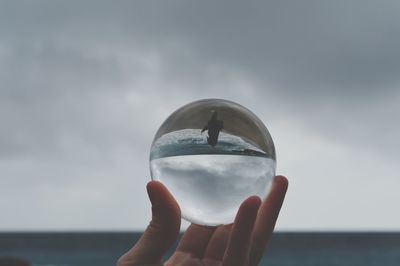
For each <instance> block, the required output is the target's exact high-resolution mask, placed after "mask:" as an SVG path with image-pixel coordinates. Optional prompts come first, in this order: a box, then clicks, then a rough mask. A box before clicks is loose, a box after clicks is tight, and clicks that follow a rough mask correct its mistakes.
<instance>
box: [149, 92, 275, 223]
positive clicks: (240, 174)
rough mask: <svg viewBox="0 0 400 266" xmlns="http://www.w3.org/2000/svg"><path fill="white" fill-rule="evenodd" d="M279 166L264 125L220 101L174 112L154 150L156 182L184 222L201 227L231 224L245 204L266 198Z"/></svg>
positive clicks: (152, 163) (157, 137) (152, 160)
mask: <svg viewBox="0 0 400 266" xmlns="http://www.w3.org/2000/svg"><path fill="white" fill-rule="evenodd" d="M275 168H276V155H275V148H274V143H273V141H272V138H271V135H270V134H269V132H268V130H267V128H266V127H265V126H264V124H263V122H262V121H261V120H260V119H259V118H258V117H257V116H256V115H255V114H253V113H252V112H251V111H249V110H248V109H246V108H245V107H243V106H241V105H239V104H237V103H234V102H231V101H227V100H221V99H205V100H199V101H195V102H192V103H189V104H187V105H185V106H183V107H181V108H179V109H178V110H176V111H175V112H173V113H172V114H171V115H170V116H169V117H168V118H167V119H166V120H165V121H164V123H163V124H162V125H161V127H160V128H159V129H158V131H157V133H156V135H155V137H154V140H153V143H152V146H151V150H150V172H151V177H152V179H153V180H157V181H160V182H162V183H163V184H164V185H165V186H166V187H167V188H168V190H169V191H170V192H171V193H172V195H173V196H174V197H175V199H176V200H177V202H178V204H179V206H180V208H181V212H182V217H183V218H184V219H185V220H187V221H189V222H192V223H196V224H200V225H208V226H217V225H221V224H228V223H232V222H233V220H234V218H235V215H236V212H237V210H238V208H239V206H240V204H241V203H242V202H243V200H245V199H246V198H248V197H249V196H252V195H257V196H259V197H261V199H263V198H265V197H266V196H267V194H268V192H269V189H270V185H271V183H272V179H273V177H274V176H275Z"/></svg>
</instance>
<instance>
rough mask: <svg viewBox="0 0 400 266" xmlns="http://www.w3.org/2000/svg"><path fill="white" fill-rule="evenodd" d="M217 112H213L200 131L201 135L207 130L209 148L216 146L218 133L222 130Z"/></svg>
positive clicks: (222, 125)
mask: <svg viewBox="0 0 400 266" xmlns="http://www.w3.org/2000/svg"><path fill="white" fill-rule="evenodd" d="M217 118H218V112H216V111H215V112H213V114H212V116H211V119H210V120H209V121H208V123H207V125H205V126H204V128H203V129H202V130H201V133H203V132H204V131H206V130H208V137H207V142H208V144H210V145H211V146H213V147H214V146H215V145H217V142H218V136H219V132H220V131H221V130H222V129H223V128H224V122H223V121H222V120H218V119H217Z"/></svg>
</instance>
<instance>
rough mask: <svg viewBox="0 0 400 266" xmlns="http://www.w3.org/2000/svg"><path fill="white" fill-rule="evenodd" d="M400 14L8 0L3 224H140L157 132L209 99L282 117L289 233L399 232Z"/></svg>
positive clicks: (284, 4)
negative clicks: (181, 110) (183, 108)
mask: <svg viewBox="0 0 400 266" xmlns="http://www.w3.org/2000/svg"><path fill="white" fill-rule="evenodd" d="M399 12H400V2H398V1H368V0H357V1H356V0H352V1H341V0H339V1H201V2H199V1H152V0H150V1H63V2H61V1H42V0H41V1H1V2H0V231H2V232H19V231H24V232H26V231H34V232H37V231H41V232H42V231H141V230H143V229H144V228H145V227H146V226H147V224H148V221H149V219H150V204H149V202H148V199H147V195H146V190H145V185H146V183H147V182H148V181H149V180H150V172H149V162H148V157H149V150H150V145H151V142H152V139H153V136H154V134H155V133H156V131H157V129H158V127H159V126H160V125H161V123H162V122H163V121H164V120H165V119H166V118H167V116H168V115H169V114H170V113H171V112H173V111H174V110H176V109H177V108H179V107H180V106H182V105H184V104H186V103H188V102H191V101H195V100H198V99H202V98H224V99H228V100H231V101H234V102H237V103H239V104H241V105H243V106H245V107H247V108H249V109H250V110H252V111H253V112H254V113H255V114H256V115H257V116H258V117H259V118H260V119H261V120H262V121H263V122H264V123H265V125H266V126H267V128H268V129H269V131H270V133H271V135H272V137H273V139H274V142H275V147H276V152H277V160H278V170H277V172H278V173H279V174H283V175H286V176H287V177H288V178H289V181H290V187H289V191H288V194H287V198H286V201H285V203H284V206H283V209H282V211H281V216H280V218H279V220H278V223H277V230H278V231H281V232H282V231H285V232H288V231H308V232H309V231H334V232H335V231H398V230H399V229H400V213H399V212H398V211H396V208H397V207H396V206H397V204H398V202H400V193H399V192H398V191H399V187H400V179H399V177H400V176H399V171H400V167H399V164H398V163H399V159H400V155H399V152H398V148H399V140H398V136H399V135H400V123H399V118H398V117H399V116H400V105H399V102H400V89H399V88H400V51H399V47H400V16H399ZM185 226H187V225H186V224H185V225H184V227H183V228H185ZM310 265H311V264H310ZM332 265H333V264H332ZM342 265H343V264H342ZM387 265H388V264H387Z"/></svg>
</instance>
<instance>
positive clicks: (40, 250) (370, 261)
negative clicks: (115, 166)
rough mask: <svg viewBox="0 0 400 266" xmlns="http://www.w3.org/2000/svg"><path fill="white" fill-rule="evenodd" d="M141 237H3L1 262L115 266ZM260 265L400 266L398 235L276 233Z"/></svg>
mask: <svg viewBox="0 0 400 266" xmlns="http://www.w3.org/2000/svg"><path fill="white" fill-rule="evenodd" d="M140 235H141V233H140V232H118V233H115V232H113V233H112V232H110V233H106V232H101V233H94V232H90V233H89V232H87V233H85V232H65V233H54V232H52V233H0V257H1V256H10V255H11V256H17V257H20V258H25V259H27V260H29V261H30V262H31V264H32V266H110V265H116V261H117V259H118V258H119V257H120V256H121V255H122V254H123V253H125V252H126V251H127V250H128V249H129V248H130V247H131V246H132V245H133V244H134V243H135V242H136V241H137V240H138V239H139V237H140ZM172 250H173V248H171V251H170V252H169V254H167V255H166V256H169V255H170V254H171V252H172ZM260 265H268V266H289V265H290V266H292V265H293V266H294V265H296V266H303V265H304V266H314V265H315V266H317V265H318V266H320V265H323V266H336V265H338V266H339V265H340V266H346V265H349V266H398V265H400V233H399V232H396V233H395V232H387V233H370V232H368V233H367V232H353V233H352V232H342V233H340V232H335V233H332V232H318V233H315V232H313V233H306V232H301V233H300V232H277V233H274V235H273V237H272V239H271V242H270V245H269V248H268V249H267V251H266V253H265V254H264V257H263V260H262V262H261V263H260Z"/></svg>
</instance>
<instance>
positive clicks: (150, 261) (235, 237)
mask: <svg viewBox="0 0 400 266" xmlns="http://www.w3.org/2000/svg"><path fill="white" fill-rule="evenodd" d="M287 187H288V180H287V179H286V178H285V177H284V176H276V177H275V178H274V181H273V185H272V188H271V192H270V193H269V195H268V197H267V198H266V199H265V200H264V201H261V200H260V198H259V197H257V196H251V197H249V198H247V199H246V200H245V201H243V203H242V204H241V206H240V207H239V210H238V212H237V214H236V218H235V221H234V223H233V224H229V225H223V226H219V227H208V226H200V225H196V224H192V225H190V226H189V228H188V229H187V230H186V232H185V234H184V235H183V237H182V239H181V240H180V242H179V244H178V247H177V249H176V250H175V252H174V254H173V255H172V256H171V257H170V258H169V259H168V260H167V261H166V262H164V263H163V262H162V258H163V255H164V254H165V252H166V251H167V250H168V249H169V248H170V247H171V246H172V245H173V244H174V243H175V241H176V239H177V237H178V235H179V229H180V223H181V212H180V209H179V206H178V204H177V203H176V201H175V199H174V197H173V196H172V195H171V193H170V192H169V191H168V190H167V188H166V187H165V186H164V185H163V184H161V183H160V182H157V181H151V182H149V183H148V184H147V192H148V194H149V198H150V201H151V203H152V220H151V222H150V224H149V226H148V227H147V229H146V231H145V232H144V233H143V235H142V236H141V238H140V239H139V241H138V242H137V243H136V244H135V245H134V246H133V247H132V249H131V250H129V251H128V252H127V253H126V254H124V255H123V256H122V257H121V258H120V259H119V260H118V264H117V265H118V266H137V265H141V266H144V265H146V266H150V265H151V266H159V265H166V266H170V265H182V266H192V265H193V266H200V265H204V266H214V265H218V266H220V265H223V266H225V265H229V266H253V265H258V263H259V262H260V260H261V258H262V256H263V254H264V251H265V249H266V247H267V245H268V241H269V240H270V238H271V235H272V232H273V230H274V227H275V223H276V220H277V218H278V214H279V211H280V209H281V206H282V203H283V200H284V198H285V194H286V190H287Z"/></svg>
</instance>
